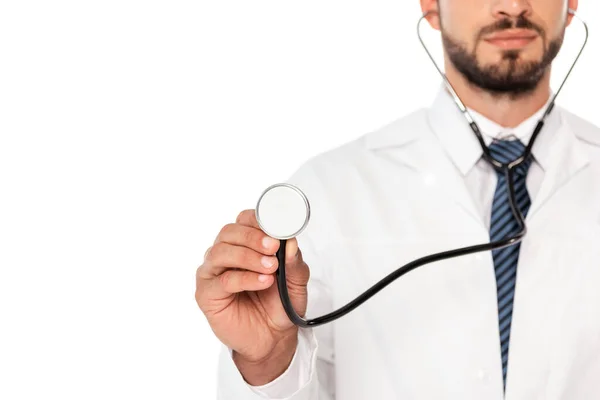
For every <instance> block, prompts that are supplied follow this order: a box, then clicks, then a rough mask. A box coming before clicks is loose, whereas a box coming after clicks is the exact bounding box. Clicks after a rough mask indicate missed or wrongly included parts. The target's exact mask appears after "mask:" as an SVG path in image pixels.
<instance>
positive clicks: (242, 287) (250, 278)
mask: <svg viewBox="0 0 600 400" xmlns="http://www.w3.org/2000/svg"><path fill="white" fill-rule="evenodd" d="M218 279H219V281H220V283H221V289H222V290H223V291H224V292H226V293H239V292H244V291H257V290H264V289H266V288H268V287H270V286H271V285H272V284H273V283H274V282H275V277H274V276H273V275H265V274H257V273H255V272H250V271H235V270H227V271H225V272H224V273H222V274H221V275H219V278H218Z"/></svg>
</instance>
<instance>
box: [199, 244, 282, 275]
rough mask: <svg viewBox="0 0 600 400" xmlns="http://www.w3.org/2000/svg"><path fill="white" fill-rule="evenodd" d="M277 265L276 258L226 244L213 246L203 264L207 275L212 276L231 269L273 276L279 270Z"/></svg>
mask: <svg viewBox="0 0 600 400" xmlns="http://www.w3.org/2000/svg"><path fill="white" fill-rule="evenodd" d="M277 265H278V262H277V257H275V256H267V255H264V254H261V253H258V252H256V251H254V250H252V249H249V248H247V247H243V246H238V245H234V244H230V243H225V242H218V243H216V244H215V245H213V246H212V247H211V248H210V249H209V250H208V253H207V254H206V258H205V260H204V264H203V266H204V268H205V271H206V273H208V274H210V275H212V276H216V275H220V274H222V273H223V272H224V271H225V270H226V269H231V268H238V269H242V270H248V271H253V272H257V273H259V274H272V273H273V272H275V270H276V269H277Z"/></svg>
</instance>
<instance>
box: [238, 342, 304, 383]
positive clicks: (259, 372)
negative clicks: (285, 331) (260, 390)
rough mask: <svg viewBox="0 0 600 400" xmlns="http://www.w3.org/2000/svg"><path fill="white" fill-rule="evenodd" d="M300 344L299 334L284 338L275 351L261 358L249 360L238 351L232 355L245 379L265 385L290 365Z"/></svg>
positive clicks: (248, 381)
mask: <svg viewBox="0 0 600 400" xmlns="http://www.w3.org/2000/svg"><path fill="white" fill-rule="evenodd" d="M297 346H298V334H297V331H296V333H295V334H293V335H290V336H287V337H285V338H282V339H281V340H280V341H279V342H277V344H276V345H275V347H274V348H273V351H271V353H269V354H268V355H267V356H265V357H263V358H261V359H260V360H249V359H247V358H244V357H243V356H241V355H240V354H239V353H237V352H236V351H233V353H232V357H233V361H234V363H235V365H236V366H237V368H238V370H239V371H240V373H241V374H242V376H243V377H244V380H245V381H246V382H247V383H248V384H250V385H252V386H261V385H265V384H267V383H269V382H272V381H273V380H275V379H277V378H278V377H279V376H281V375H282V374H283V373H284V372H285V371H286V370H287V369H288V367H289V366H290V363H291V362H292V359H293V358H294V354H295V353H296V348H297Z"/></svg>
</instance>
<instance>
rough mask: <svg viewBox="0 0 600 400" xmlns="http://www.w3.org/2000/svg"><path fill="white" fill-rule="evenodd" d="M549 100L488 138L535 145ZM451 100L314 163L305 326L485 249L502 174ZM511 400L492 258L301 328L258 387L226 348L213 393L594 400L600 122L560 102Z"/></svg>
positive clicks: (531, 225) (515, 337) (599, 301)
mask: <svg viewBox="0 0 600 400" xmlns="http://www.w3.org/2000/svg"><path fill="white" fill-rule="evenodd" d="M545 108H546V106H544V107H542V109H540V110H539V111H538V112H537V113H536V114H535V115H533V116H532V117H530V118H529V119H528V120H526V121H524V122H523V123H522V124H520V125H519V126H517V127H515V128H512V129H506V128H503V127H501V126H499V125H497V124H495V123H494V122H492V121H490V120H488V119H486V118H485V117H483V116H482V115H480V114H478V113H476V112H475V111H473V110H470V112H471V115H472V116H473V118H474V119H475V121H476V122H477V124H478V125H479V127H480V128H481V131H482V133H483V134H484V138H485V141H486V144H488V145H489V143H490V142H491V141H492V139H493V138H505V137H507V136H510V135H514V136H516V137H517V138H519V139H520V140H521V141H522V142H523V143H524V144H527V143H528V142H529V140H530V138H531V134H532V132H533V129H534V127H535V125H536V124H537V122H538V120H539V118H540V117H541V114H542V113H543V112H544V111H545ZM481 155H482V151H481V148H480V146H479V143H478V141H477V140H476V138H475V136H474V134H473V132H472V131H471V129H470V128H469V127H468V125H467V123H466V121H465V120H464V118H463V116H462V115H461V113H460V112H459V111H458V109H457V107H456V105H455V104H454V102H453V101H452V98H451V97H450V95H449V94H448V93H447V92H446V91H445V90H443V89H442V90H440V92H439V93H438V95H437V97H436V99H435V101H434V103H433V104H432V105H431V107H429V108H426V109H422V110H418V111H416V112H414V113H412V114H410V115H408V116H405V117H402V118H399V119H398V120H395V121H393V122H391V123H390V124H387V125H385V126H383V127H381V128H380V129H377V130H375V131H373V132H369V133H367V134H365V135H363V136H361V137H359V138H357V139H356V140H353V141H351V142H349V143H345V144H343V145H342V146H339V147H337V148H335V149H332V150H330V151H327V152H325V153H322V154H319V155H317V156H315V157H313V158H312V159H310V160H308V161H307V162H306V163H305V164H304V165H302V166H301V167H300V168H299V169H298V170H297V171H296V172H295V173H294V174H293V176H291V177H290V178H289V179H288V182H289V183H292V184H294V185H296V186H298V187H299V188H300V189H302V190H303V191H304V192H305V193H306V195H307V197H308V199H309V202H310V203H311V221H310V222H309V225H308V227H307V228H306V230H305V231H304V232H303V233H302V234H301V235H300V236H298V243H299V246H300V248H301V249H302V253H303V256H304V259H305V261H306V262H307V264H308V265H309V267H310V269H311V279H310V281H309V287H308V290H309V298H308V311H307V317H309V318H312V317H316V316H319V315H323V314H325V313H328V312H330V311H332V310H334V309H338V308H340V307H341V306H343V305H344V304H346V303H348V302H349V301H351V300H352V299H354V298H355V297H356V296H358V295H359V294H361V293H362V292H364V291H365V290H366V289H368V288H369V287H370V286H372V285H373V284H374V283H376V282H377V281H379V280H380V279H382V278H383V277H384V276H386V275H387V274H389V273H390V272H392V271H393V270H395V269H397V268H398V267H400V266H401V265H404V264H406V263H408V262H409V261H412V260H414V259H416V258H419V257H422V256H425V255H428V254H431V253H435V252H439V251H444V250H449V249H453V248H458V247H464V246H469V245H473V244H479V243H487V242H489V220H490V216H491V208H492V201H493V195H494V192H495V189H496V181H497V177H496V173H495V171H494V170H493V169H492V167H491V166H490V165H489V164H488V163H487V162H486V161H485V160H483V158H482V157H481ZM533 156H534V162H533V163H532V165H531V168H530V170H529V172H528V176H527V188H528V191H529V194H530V197H531V199H532V205H531V208H530V210H529V213H528V215H527V223H528V229H529V230H528V234H527V236H526V237H525V239H524V240H523V242H522V245H521V251H520V257H519V266H518V272H517V273H518V275H517V283H516V293H515V305H514V311H513V322H512V329H511V344H510V353H509V361H508V376H507V387H506V397H504V392H503V389H502V366H501V359H500V341H499V340H500V339H499V334H498V320H497V299H496V282H495V275H494V266H493V260H492V258H491V253H490V252H485V253H478V254H475V255H471V256H465V257H460V258H454V259H451V260H445V261H441V262H437V263H434V264H429V265H426V266H423V267H420V268H418V269H417V270H415V271H412V272H410V273H408V274H407V275H405V276H403V277H402V278H400V279H398V280H397V281H395V282H394V283H392V284H391V285H389V286H388V287H386V288H385V289H383V291H381V292H380V293H378V294H377V295H375V296H374V297H373V298H371V299H370V300H369V301H367V302H366V303H365V304H363V305H362V306H361V307H359V308H358V309H356V310H354V311H352V312H351V313H350V314H348V315H346V316H344V317H342V318H341V319H338V320H336V321H335V322H333V323H330V324H327V325H323V326H319V327H315V328H309V329H300V331H299V342H298V347H297V349H296V353H295V355H294V358H293V360H292V362H291V364H290V366H289V368H288V369H287V370H286V371H285V372H284V373H283V374H282V375H281V376H280V377H278V378H277V379H275V380H274V381H272V382H270V383H268V384H266V385H263V386H260V387H256V386H250V385H248V384H247V383H246V382H245V381H244V380H243V377H242V376H241V375H240V373H239V371H238V370H237V369H236V367H235V364H234V363H233V362H232V360H231V351H230V349H227V348H225V347H224V348H223V351H222V352H221V357H220V360H219V386H218V393H219V394H218V398H219V399H236V400H237V399H272V400H274V399H290V400H333V399H336V400H363V399H461V400H481V399H486V400H490V399H491V400H500V399H503V398H505V399H506V400H531V399H544V400H559V399H560V400H584V399H585V400H587V399H592V398H600V379H598V377H600V290H597V288H599V287H600V129H598V128H597V127H595V126H593V125H591V124H589V123H588V122H586V121H584V120H582V119H580V118H578V117H577V116H575V115H573V114H571V113H569V112H568V111H566V110H564V109H562V108H561V107H559V106H556V107H555V109H554V110H553V112H552V113H551V114H550V115H549V116H548V118H547V119H546V123H545V126H544V128H543V130H542V131H541V133H540V135H539V136H538V138H537V140H536V143H535V145H534V147H533Z"/></svg>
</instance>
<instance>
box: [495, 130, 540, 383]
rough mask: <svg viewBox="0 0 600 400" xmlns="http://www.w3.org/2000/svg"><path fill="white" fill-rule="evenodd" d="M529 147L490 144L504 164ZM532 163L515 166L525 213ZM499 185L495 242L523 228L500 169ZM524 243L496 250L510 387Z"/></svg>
mask: <svg viewBox="0 0 600 400" xmlns="http://www.w3.org/2000/svg"><path fill="white" fill-rule="evenodd" d="M524 150H525V145H523V143H522V142H521V141H519V140H512V141H508V140H501V141H495V142H494V143H492V144H491V145H490V151H491V153H492V156H493V157H494V158H495V159H496V160H498V161H501V162H503V163H509V162H511V161H513V160H515V159H517V158H518V157H519V156H520V155H521V154H522V153H523V151H524ZM530 165H531V157H530V158H529V159H528V160H527V161H526V162H525V163H523V164H521V165H519V166H518V167H517V168H515V171H514V172H515V173H514V174H513V179H514V187H515V194H516V199H517V204H518V207H519V209H520V210H521V213H522V214H523V216H526V215H527V211H529V206H530V205H531V200H530V198H529V193H527V187H526V184H525V183H526V178H527V171H528V170H529V166H530ZM497 176H498V184H497V186H496V193H495V195H494V202H493V205H492V217H491V223H490V239H491V240H492V241H493V242H495V241H497V240H501V239H504V238H507V237H509V236H512V235H513V234H514V233H516V232H518V231H519V225H518V224H517V220H516V219H515V217H514V216H513V215H512V211H511V208H510V203H509V199H508V193H509V192H508V186H507V182H506V176H505V175H504V173H503V172H497ZM519 249H520V243H517V244H515V245H512V246H510V247H505V248H503V249H496V250H492V256H493V259H494V269H495V272H496V288H497V299H498V323H499V328H500V329H499V330H500V349H501V355H502V378H503V382H504V388H506V372H507V366H508V345H509V341H510V327H511V322H512V311H513V301H514V293H515V283H516V278H517V262H518V259H519Z"/></svg>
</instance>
